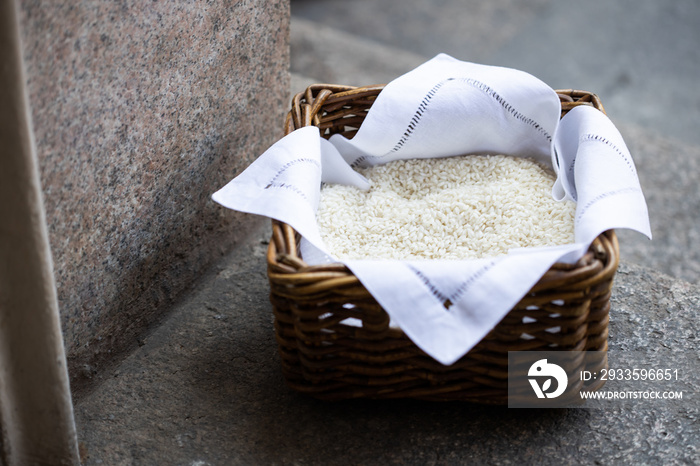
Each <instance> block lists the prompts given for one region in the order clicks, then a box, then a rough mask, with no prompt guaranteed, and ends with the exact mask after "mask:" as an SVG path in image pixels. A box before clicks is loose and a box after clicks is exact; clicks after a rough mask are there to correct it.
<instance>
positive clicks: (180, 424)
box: [76, 228, 700, 466]
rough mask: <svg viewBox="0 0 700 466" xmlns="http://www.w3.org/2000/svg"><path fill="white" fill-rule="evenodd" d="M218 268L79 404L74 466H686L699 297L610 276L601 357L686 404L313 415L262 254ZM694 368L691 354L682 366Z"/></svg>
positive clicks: (670, 286)
mask: <svg viewBox="0 0 700 466" xmlns="http://www.w3.org/2000/svg"><path fill="white" fill-rule="evenodd" d="M267 239H268V229H266V228H264V229H261V230H260V231H259V232H258V234H257V235H255V236H253V237H251V238H250V239H249V242H248V245H246V246H247V247H246V248H245V249H241V250H239V251H237V252H234V253H233V254H231V255H230V256H228V257H227V258H226V259H225V260H224V261H223V262H222V263H221V264H220V265H219V267H217V268H216V269H215V270H212V271H211V273H210V274H209V275H208V276H207V277H205V279H204V280H203V281H202V283H201V284H200V286H198V287H197V290H196V291H195V292H194V293H192V295H190V296H189V297H188V298H187V299H186V300H185V301H184V302H183V303H181V304H180V305H179V306H178V307H177V308H176V309H175V311H174V313H173V315H172V316H171V318H170V319H169V320H168V321H167V322H165V323H164V324H163V325H162V326H161V327H160V328H158V329H157V330H155V331H154V332H153V333H152V334H151V335H150V336H148V337H147V338H145V340H144V341H143V342H142V346H141V347H140V348H139V349H138V350H137V351H136V352H134V353H133V354H132V355H131V356H129V358H128V359H127V360H126V361H124V363H123V364H121V366H120V367H119V368H117V369H116V370H115V371H114V372H113V373H112V374H109V375H108V377H106V378H105V380H103V381H102V384H101V386H100V387H99V389H98V390H96V391H95V392H93V393H92V394H91V395H89V396H88V397H87V398H86V399H84V400H83V401H82V402H81V403H79V404H78V406H77V413H76V414H77V421H78V428H79V436H80V439H81V447H82V448H81V451H82V452H83V455H84V462H85V464H88V465H92V464H109V465H118V464H148V465H150V464H153V465H161V464H177V465H192V466H194V465H228V464H241V465H253V464H299V465H305V464H309V465H312V464H313V465H317V464H318V465H322V464H411V465H414V464H415V465H428V464H518V465H520V464H551V465H560V464H663V465H668V464H697V463H698V462H700V393H698V392H697V391H695V392H693V389H695V387H697V386H698V384H699V383H700V371H698V369H700V361H699V359H698V358H699V356H698V353H697V344H698V335H700V321H698V319H696V318H695V315H694V313H693V312H691V309H697V308H698V307H699V306H700V289H699V288H698V287H696V286H694V285H690V284H688V283H685V282H679V281H675V280H673V279H671V278H669V277H668V276H666V275H662V274H659V273H656V272H653V271H652V270H650V269H648V268H643V267H639V266H633V265H630V264H623V265H622V266H621V268H620V270H619V272H618V278H617V284H616V289H615V295H614V296H613V300H612V306H613V309H614V312H613V318H612V322H611V325H610V349H611V351H616V350H624V351H650V352H653V353H658V352H660V351H668V350H669V349H672V350H673V353H672V355H673V356H674V357H673V358H671V359H673V361H666V362H667V363H668V364H670V365H673V367H677V368H679V370H680V371H681V373H682V375H683V383H682V386H681V385H679V386H678V387H677V388H676V389H680V388H684V389H685V392H684V399H683V400H682V401H678V402H676V403H665V404H664V403H661V402H654V401H647V402H638V403H635V404H633V405H631V406H616V407H614V408H613V409H605V410H603V409H578V408H573V409H551V410H529V409H525V410H518V409H508V408H502V407H485V406H479V405H473V404H466V403H428V402H419V401H347V402H338V403H327V402H321V401H315V400H313V399H310V398H308V397H306V396H302V395H299V394H296V393H295V392H292V391H291V390H289V389H288V388H287V387H286V385H285V384H284V380H283V378H282V376H281V372H280V367H279V360H278V357H277V350H276V343H275V339H274V335H273V328H272V320H271V311H270V306H269V304H268V301H267V299H268V298H267V296H268V288H267V281H266V276H265V260H264V253H265V248H266V245H265V244H264V243H265V242H267ZM691 355H692V356H691Z"/></svg>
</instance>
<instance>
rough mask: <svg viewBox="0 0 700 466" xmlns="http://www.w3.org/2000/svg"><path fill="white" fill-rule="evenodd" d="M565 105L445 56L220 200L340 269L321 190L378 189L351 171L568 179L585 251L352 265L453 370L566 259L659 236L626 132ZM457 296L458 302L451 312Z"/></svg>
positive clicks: (282, 151) (308, 256) (527, 80)
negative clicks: (488, 163)
mask: <svg viewBox="0 0 700 466" xmlns="http://www.w3.org/2000/svg"><path fill="white" fill-rule="evenodd" d="M560 112H561V107H560V101H559V98H558V97H557V95H556V93H555V92H554V91H553V90H552V89H551V88H550V87H549V86H547V85H546V84H544V83H543V82H542V81H540V80H538V79H537V78H535V77H533V76H531V75H529V74H527V73H524V72H522V71H518V70H513V69H509V68H502V67H494V66H486V65H478V64H473V63H468V62H463V61H459V60H456V59H454V58H452V57H450V56H447V55H444V54H441V55H438V56H437V57H435V58H433V59H432V60H430V61H428V62H427V63H425V64H423V65H421V66H419V67H418V68H416V69H415V70H413V71H411V72H409V73H407V74H405V75H403V76H401V77H399V78H397V79H396V80H394V81H392V82H391V83H389V84H388V85H387V86H386V87H385V88H384V89H383V90H382V92H381V93H380V94H379V95H378V96H377V99H376V101H375V103H374V104H373V106H372V108H371V109H370V111H369V112H368V114H367V116H366V117H365V120H364V122H363V124H362V126H361V128H360V129H359V131H358V132H357V134H356V135H355V137H354V138H353V139H351V140H348V139H346V138H345V137H343V136H341V135H334V136H333V137H331V138H330V142H329V141H326V140H325V139H323V138H321V137H320V134H319V130H318V129H317V128H316V127H306V128H301V129H298V130H296V131H294V132H292V133H290V134H289V135H287V136H286V137H284V138H283V139H281V140H280V141H278V142H277V143H275V144H274V145H273V146H272V147H270V149H268V150H267V151H266V152H265V153H264V154H263V155H261V156H260V157H259V158H258V159H257V160H256V161H255V162H254V163H253V164H252V165H251V166H250V167H248V168H247V169H246V170H245V171H244V172H243V173H241V174H240V175H239V176H238V177H236V178H235V179H234V180H232V181H231V182H230V183H228V184H227V185H226V186H224V187H223V188H222V189H221V190H219V191H217V192H216V193H214V195H213V199H214V200H215V201H216V202H218V203H220V204H221V205H223V206H225V207H228V208H230V209H234V210H239V211H242V212H248V213H253V214H258V215H264V216H267V217H271V218H274V219H277V220H280V221H282V222H285V223H287V224H289V225H291V226H292V227H293V228H294V229H295V230H296V231H298V232H299V233H300V234H301V235H302V237H303V239H302V245H301V247H302V256H303V258H304V260H305V261H306V262H307V263H310V264H316V263H323V262H327V261H336V259H334V258H333V257H331V255H330V254H329V253H328V251H327V250H326V247H325V245H324V244H323V241H322V239H321V235H320V233H319V230H318V226H317V224H316V219H315V214H316V210H317V208H318V202H319V197H320V186H321V183H322V182H326V183H343V184H349V185H354V186H356V187H358V188H359V189H368V188H369V183H368V181H367V180H366V179H365V178H364V177H363V176H361V175H360V174H359V173H357V172H355V171H354V170H353V169H352V167H353V166H361V165H374V164H380V163H386V162H389V161H391V160H397V159H404V158H416V157H445V156H454V155H462V154H474V153H492V154H508V155H513V156H530V157H534V158H536V159H538V160H540V161H542V162H545V163H547V164H548V165H550V166H552V167H553V168H554V170H555V172H556V173H557V181H556V183H555V185H554V187H553V196H554V197H555V198H557V199H571V200H574V201H576V202H577V207H576V217H575V243H573V244H568V245H562V246H556V247H545V248H521V249H517V250H512V251H510V252H509V253H508V254H507V255H505V256H501V257H494V258H484V259H478V260H464V261H448V260H422V261H421V260H411V261H396V260H347V261H343V262H344V263H345V264H346V265H347V266H348V267H349V268H350V270H352V272H353V273H354V274H355V275H356V276H357V278H358V279H359V280H360V281H361V282H362V284H363V285H364V286H365V287H366V288H367V290H368V291H369V292H370V293H371V294H372V295H373V296H374V297H375V299H376V300H377V301H378V302H379V303H380V304H381V305H382V307H383V308H384V309H385V310H386V311H387V313H388V314H389V316H390V317H391V319H392V321H393V322H395V323H396V324H398V325H399V326H400V328H401V329H402V330H403V331H404V332H405V333H406V335H408V337H409V338H411V340H412V341H413V342H414V343H415V344H416V345H417V346H419V347H420V348H421V349H423V350H424V351H425V352H426V353H428V354H429V355H431V356H432V357H433V358H435V359H436V360H437V361H439V362H441V363H442V364H445V365H449V364H452V363H454V362H455V361H457V360H458V359H459V358H460V357H461V356H463V355H464V354H466V353H467V352H468V351H469V350H470V349H471V348H472V347H473V346H474V345H476V344H477V343H478V342H479V341H480V340H481V339H482V338H483V337H484V336H485V335H486V334H487V333H488V332H489V331H490V330H491V329H492V328H493V327H494V326H495V325H496V324H497V323H498V322H499V321H500V320H501V319H502V318H503V317H504V316H505V315H506V314H507V313H508V311H509V310H510V309H511V308H512V307H513V306H514V305H515V304H517V302H518V301H519V300H520V299H521V298H522V297H523V296H524V295H525V294H526V293H527V292H528V291H529V290H530V288H531V287H532V286H533V285H534V284H535V283H536V282H537V281H538V280H539V279H540V278H541V277H542V275H543V274H544V273H545V272H546V271H547V270H548V269H549V268H550V267H551V265H552V264H554V263H555V262H575V261H577V260H578V259H579V258H580V257H581V256H582V255H583V254H585V252H586V251H587V249H588V247H589V245H590V243H591V242H592V241H593V240H594V239H595V238H596V237H597V236H598V235H599V234H600V233H602V232H603V231H605V230H608V229H611V228H629V229H633V230H636V231H638V232H640V233H642V234H644V235H646V236H647V237H649V238H651V230H650V226H649V216H648V213H647V207H646V202H645V199H644V196H643V194H642V190H641V188H640V185H639V181H638V178H637V174H636V170H635V166H634V162H633V161H632V158H631V156H630V153H629V150H628V149H627V147H626V146H625V143H624V141H623V139H622V136H621V135H620V134H619V132H618V131H617V129H616V128H615V126H614V125H613V124H612V122H611V121H610V120H609V119H608V118H607V117H606V116H605V115H604V114H603V113H602V112H600V111H598V110H596V109H594V108H591V107H587V106H580V107H576V108H574V109H572V110H571V111H570V112H569V113H568V114H567V115H566V116H565V117H564V118H562V119H561V121H560ZM446 300H449V301H450V303H452V304H451V305H450V306H449V307H448V308H446V307H445V302H446Z"/></svg>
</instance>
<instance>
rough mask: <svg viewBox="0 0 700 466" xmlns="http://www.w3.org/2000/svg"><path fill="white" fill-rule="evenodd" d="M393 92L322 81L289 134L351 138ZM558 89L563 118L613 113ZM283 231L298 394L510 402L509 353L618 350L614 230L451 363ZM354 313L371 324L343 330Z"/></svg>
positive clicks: (281, 265)
mask: <svg viewBox="0 0 700 466" xmlns="http://www.w3.org/2000/svg"><path fill="white" fill-rule="evenodd" d="M382 88H383V86H371V87H360V88H356V87H350V86H338V85H327V84H316V85H312V86H310V87H309V88H307V89H306V91H305V92H302V93H299V94H297V95H296V96H295V97H294V99H293V103H292V104H293V106H292V109H291V111H290V112H289V114H288V116H287V119H286V123H285V131H286V133H289V132H291V131H293V130H295V129H297V128H301V127H303V126H309V125H315V126H317V127H319V128H320V129H321V134H322V135H323V136H324V137H330V135H331V134H335V133H341V134H343V135H345V136H346V137H352V136H353V135H354V133H355V132H356V131H357V128H358V127H359V126H360V124H361V123H362V121H363V119H364V117H365V115H367V111H368V109H369V108H370V107H371V106H372V103H373V102H374V99H375V98H376V96H377V95H378V94H379V92H380V91H381V90H382ZM557 93H558V94H559V95H560V99H561V101H562V115H563V114H564V113H566V112H567V111H568V110H570V109H571V108H573V107H574V106H578V105H591V106H593V107H595V108H598V109H599V110H601V111H604V110H603V107H602V105H601V103H600V101H599V99H598V98H597V96H595V95H594V94H591V93H588V92H584V91H574V90H563V91H561V90H560V91H557ZM272 229H273V234H272V239H271V241H270V245H269V249H268V253H267V262H268V277H269V281H270V287H271V294H270V299H271V302H272V306H273V309H274V315H275V332H276V336H277V341H278V343H279V353H280V356H281V360H282V370H283V374H284V376H285V378H286V380H287V383H288V384H289V386H291V387H292V388H293V389H295V390H298V391H299V392H303V393H307V394H309V395H312V396H314V397H316V398H320V399H326V400H340V399H348V398H362V397H364V398H418V399H428V400H464V401H471V402H480V403H490V404H505V403H506V402H507V390H508V380H507V370H508V351H552V350H569V351H583V350H586V351H606V350H607V340H608V311H609V308H610V305H609V298H610V291H611V288H612V281H613V276H614V274H615V271H616V270H617V265H618V261H619V250H618V243H617V238H616V236H615V233H614V231H612V230H611V231H607V232H605V233H603V234H601V235H600V236H599V237H598V238H597V239H596V240H595V241H594V242H593V244H592V245H591V247H590V249H589V251H588V252H587V254H586V255H585V256H584V257H583V258H581V260H580V261H578V263H576V264H575V265H567V264H562V263H557V264H554V265H553V266H552V267H551V269H550V270H549V271H548V272H547V273H546V274H545V275H544V276H543V277H542V278H541V280H540V281H539V282H538V283H537V284H536V285H535V286H534V287H533V288H532V289H531V290H530V292H529V293H528V294H527V295H526V296H525V297H524V298H523V299H522V300H521V301H520V302H519V303H518V304H517V305H516V306H515V307H514V308H513V309H512V310H511V311H510V312H509V313H508V314H507V315H506V316H505V317H504V318H503V320H502V321H501V322H500V323H499V324H498V325H497V326H496V327H495V328H494V329H493V330H492V331H491V332H490V333H489V334H488V335H487V336H486V337H485V338H484V339H483V340H482V341H481V342H480V343H479V344H478V345H477V346H475V347H474V348H473V349H472V350H471V351H470V352H469V353H468V354H466V355H465V356H463V357H462V358H461V359H460V360H459V361H457V362H456V363H454V364H453V365H451V366H443V365H442V364H440V363H438V362H437V361H435V360H434V359H433V358H431V357H430V356H428V355H427V354H425V353H424V352H423V351H422V350H420V349H419V348H418V347H417V346H416V345H415V344H413V342H412V341H411V340H410V339H409V338H408V337H407V336H406V335H405V334H404V333H403V332H402V331H401V330H399V329H396V328H391V327H390V326H389V317H388V315H387V313H386V312H385V311H384V310H383V309H382V308H381V306H380V305H379V304H378V303H377V301H376V300H375V299H374V298H373V297H372V295H370V293H369V292H368V291H367V290H366V289H365V288H364V287H363V285H362V284H361V283H360V282H359V280H358V279H357V278H356V277H355V276H354V275H353V274H352V272H351V271H350V270H349V269H348V268H347V267H345V266H344V265H342V264H328V265H320V266H310V265H307V264H306V263H305V262H304V261H303V260H302V258H301V257H300V254H299V249H298V241H299V235H298V233H297V232H296V231H294V229H292V228H291V227H290V226H289V225H287V224H284V223H281V222H278V221H274V220H273V222H272ZM525 317H528V318H529V319H525V322H527V323H524V321H523V319H524V318H525ZM347 318H355V319H359V320H360V321H361V322H362V325H361V327H357V326H351V325H346V324H344V323H343V321H344V320H345V319H347ZM557 327H558V328H559V331H557V332H555V333H551V329H552V328H557ZM547 329H550V331H547ZM524 334H525V335H526V336H524ZM606 359H607V358H604V359H603V360H601V361H600V367H598V368H593V370H596V369H600V368H601V367H603V366H604V365H605V364H606V363H607V361H606ZM578 383H581V384H583V382H578ZM594 383H595V382H594ZM581 388H583V386H582V387H581ZM586 388H587V389H591V390H595V389H597V388H598V387H597V386H586Z"/></svg>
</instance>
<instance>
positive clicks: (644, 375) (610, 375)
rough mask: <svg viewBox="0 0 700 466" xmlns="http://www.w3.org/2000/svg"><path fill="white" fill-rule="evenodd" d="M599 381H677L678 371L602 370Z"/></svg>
mask: <svg viewBox="0 0 700 466" xmlns="http://www.w3.org/2000/svg"><path fill="white" fill-rule="evenodd" d="M599 378H600V380H650V381H654V380H658V381H662V380H678V369H602V370H601V371H600V376H599Z"/></svg>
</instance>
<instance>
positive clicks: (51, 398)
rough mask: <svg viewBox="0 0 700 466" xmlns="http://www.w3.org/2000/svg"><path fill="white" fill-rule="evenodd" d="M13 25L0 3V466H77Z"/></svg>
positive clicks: (3, 0) (14, 14)
mask: <svg viewBox="0 0 700 466" xmlns="http://www.w3.org/2000/svg"><path fill="white" fill-rule="evenodd" d="M18 18H19V17H18V9H17V5H16V3H15V0H0V437H1V440H0V463H3V462H4V463H7V464H8V465H24V464H52V465H55V464H58V465H60V464H78V463H79V461H80V460H79V455H78V447H77V438H76V429H75V421H74V419H73V405H72V401H71V395H70V389H69V384H68V372H67V369H66V358H65V352H64V347H63V336H62V334H61V327H60V319H59V313H58V303H57V299H56V287H55V282H54V276H53V264H52V260H51V251H50V248H49V243H48V233H47V228H46V218H45V213H44V206H43V202H42V197H41V184H40V180H39V171H38V167H37V155H36V149H35V143H34V137H33V132H32V126H31V113H30V110H29V99H28V95H27V89H26V87H25V82H26V81H25V77H24V69H23V63H22V48H21V44H20V36H19V19H18Z"/></svg>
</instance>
